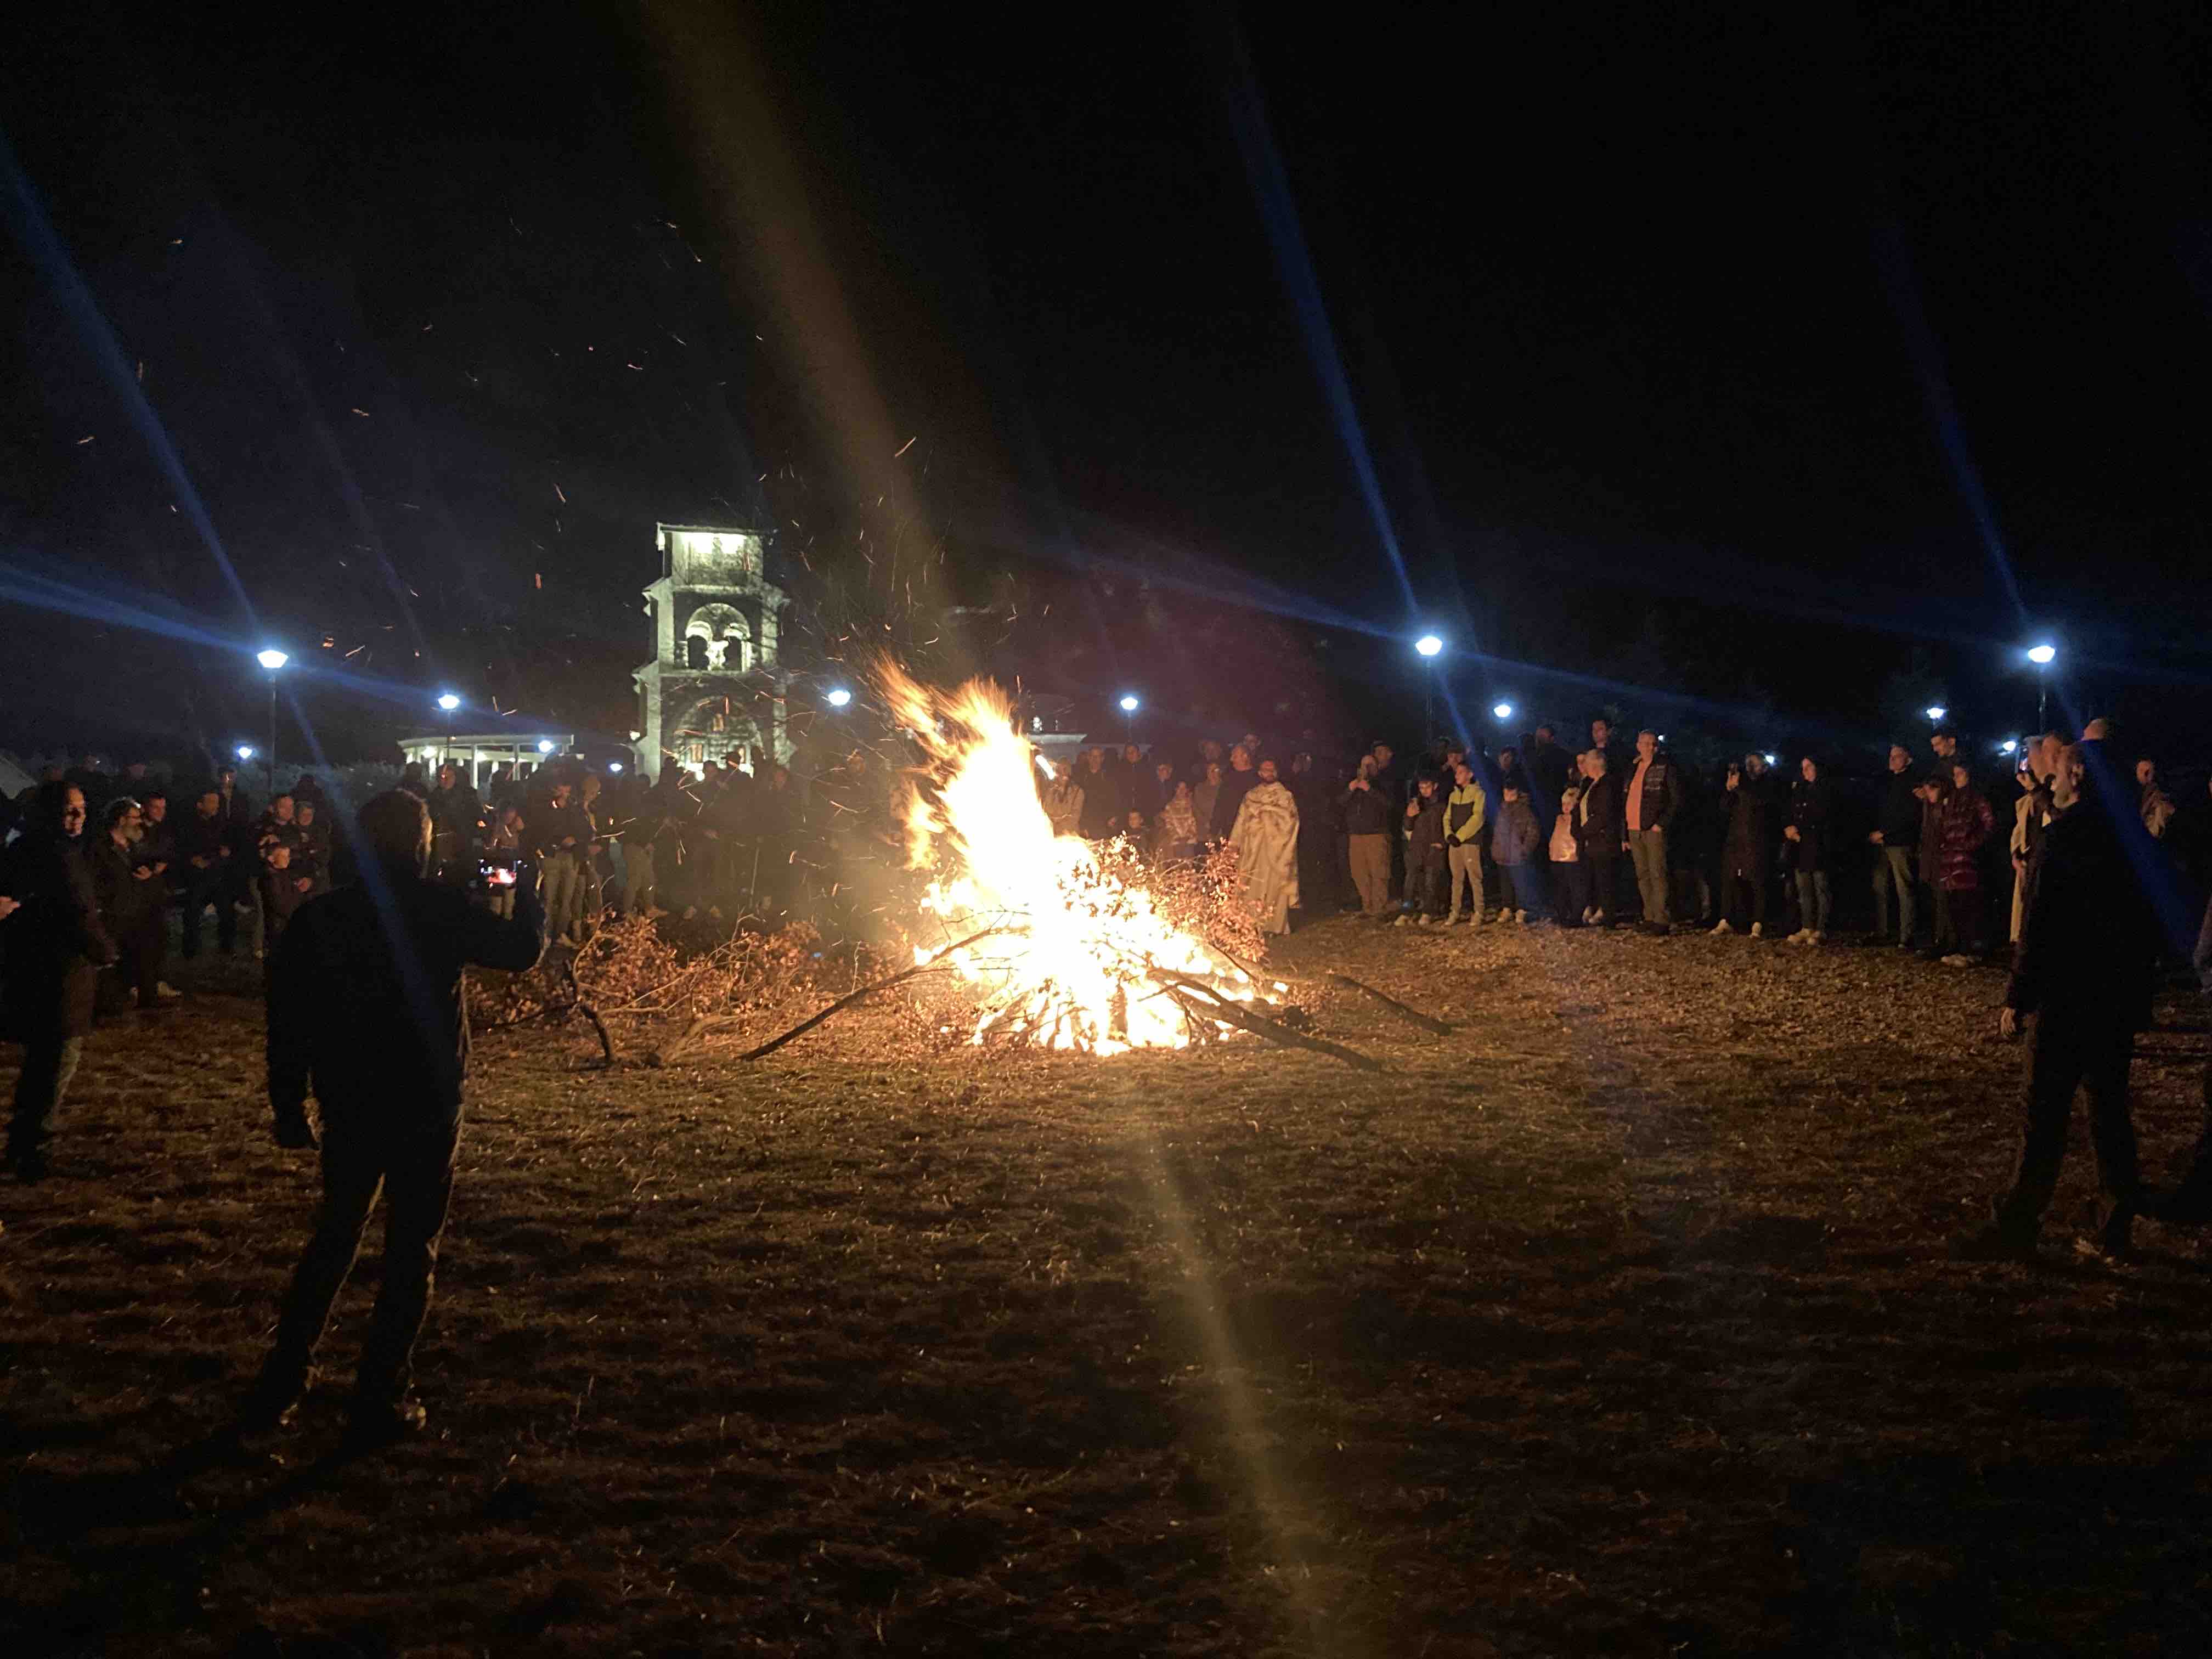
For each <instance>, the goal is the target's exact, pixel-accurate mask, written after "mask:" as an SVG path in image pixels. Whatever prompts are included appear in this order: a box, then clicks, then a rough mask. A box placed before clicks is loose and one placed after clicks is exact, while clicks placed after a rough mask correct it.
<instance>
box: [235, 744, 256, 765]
mask: <svg viewBox="0 0 2212 1659" xmlns="http://www.w3.org/2000/svg"><path fill="white" fill-rule="evenodd" d="M252 758H253V745H252V744H250V743H241V744H239V745H238V759H239V763H240V765H243V764H245V763H246V762H247V761H250V760H252Z"/></svg>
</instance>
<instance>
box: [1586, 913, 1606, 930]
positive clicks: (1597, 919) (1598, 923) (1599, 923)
mask: <svg viewBox="0 0 2212 1659" xmlns="http://www.w3.org/2000/svg"><path fill="white" fill-rule="evenodd" d="M1605 925H1606V918H1605V912H1604V911H1602V910H1593V911H1591V912H1590V926H1591V927H1604V926H1605Z"/></svg>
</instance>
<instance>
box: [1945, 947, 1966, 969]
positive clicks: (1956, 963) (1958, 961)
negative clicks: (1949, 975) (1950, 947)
mask: <svg viewBox="0 0 2212 1659" xmlns="http://www.w3.org/2000/svg"><path fill="white" fill-rule="evenodd" d="M1941 960H1942V963H1943V965H1944V966H1945V967H1946V968H1971V967H1972V966H1973V965H1974V959H1973V958H1972V957H1970V956H1967V955H1966V954H1965V953H1964V952H1962V951H1952V952H1951V954H1950V955H1949V956H1948V957H1942V958H1941Z"/></svg>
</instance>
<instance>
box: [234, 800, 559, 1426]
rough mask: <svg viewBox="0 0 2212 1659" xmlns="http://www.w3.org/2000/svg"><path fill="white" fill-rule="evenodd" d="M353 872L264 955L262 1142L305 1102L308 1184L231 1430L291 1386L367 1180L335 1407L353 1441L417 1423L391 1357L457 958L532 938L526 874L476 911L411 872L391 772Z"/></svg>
mask: <svg viewBox="0 0 2212 1659" xmlns="http://www.w3.org/2000/svg"><path fill="white" fill-rule="evenodd" d="M361 847H362V878H361V880H359V881H358V882H356V883H355V884H352V885H350V886H348V887H343V888H341V889H339V890H337V891H336V892H333V893H328V894H325V895H324V896H321V897H319V898H316V899H313V900H311V901H310V902H307V903H306V904H304V905H302V906H301V908H300V909H299V912H298V913H297V914H296V915H295V916H294V917H293V918H292V921H291V924H290V926H289V927H287V928H286V929H285V931H284V934H283V939H282V940H281V941H280V942H279V944H278V945H277V947H276V951H275V953H274V955H273V957H272V959H271V960H270V964H269V1101H270V1105H271V1106H272V1107H273V1108H274V1109H275V1110H276V1141H277V1144H278V1145H279V1146H289V1147H312V1146H315V1145H316V1144H317V1143H316V1139H315V1133H314V1130H313V1127H312V1126H310V1124H309V1123H308V1121H307V1095H308V1092H309V1091H310V1089H312V1090H313V1093H314V1096H315V1098H316V1100H317V1102H318V1103H319V1104H320V1106H321V1109H322V1111H321V1115H322V1131H323V1133H322V1142H321V1146H322V1154H323V1198H322V1204H321V1206H320V1207H319V1210H318V1212H317V1213H316V1218H315V1231H314V1236H313V1237H312V1238H310V1239H309V1240H308V1242H307V1254H306V1255H304V1256H302V1257H301V1261H300V1266H299V1269H298V1271H297V1272H296V1273H294V1275H293V1278H292V1285H291V1288H290V1290H289V1291H287V1292H286V1293H285V1297H284V1307H283V1315H282V1316H281V1317H280V1318H279V1320H278V1322H277V1327H276V1346H275V1347H274V1348H273V1349H272V1350H271V1351H270V1355H269V1358H268V1360H267V1361H266V1363H265V1364H263V1366H262V1368H261V1375H260V1377H259V1379H258V1381H257V1382H256V1383H254V1385H253V1389H252V1393H251V1394H250V1395H248V1396H247V1398H246V1404H245V1407H244V1408H243V1409H242V1410H241V1411H240V1414H239V1420H238V1427H239V1428H240V1431H242V1432H246V1433H252V1432H254V1431H258V1430H263V1429H270V1428H275V1427H276V1426H277V1425H279V1424H281V1423H282V1422H283V1421H284V1419H285V1418H286V1417H287V1416H288V1415H289V1413H290V1412H291V1409H292V1407H294V1406H295V1405H296V1404H297V1403H298V1401H299V1400H300V1397H301V1395H302V1394H304V1393H305V1392H306V1391H307V1367H308V1361H309V1359H310V1358H312V1356H313V1353H314V1349H315V1343H316V1340H317V1339H319V1337H320V1336H321V1335H322V1333H323V1325H324V1322H325V1321H326V1320H327V1319H328V1318H329V1317H330V1311H331V1302H332V1301H333V1300H334V1299H335V1298H336V1297H337V1293H338V1289H339V1287H340V1286H341V1285H343V1284H344V1283H345V1279H346V1275H347V1273H349V1272H350V1271H351V1270H352V1267H353V1262H354V1255H355V1254H356V1251H357V1250H359V1249H360V1248H361V1235H362V1230H363V1228H365V1227H366V1226H367V1225H368V1212H369V1210H370V1208H371V1207H372V1206H374V1204H375V1202H376V1194H377V1191H378V1189H379V1188H382V1189H383V1192H384V1199H385V1214H384V1276H383V1281H382V1283H381V1284H380V1285H379V1287H378V1289H377V1293H376V1311H375V1314H374V1316H373V1318H372V1320H371V1322H370V1326H369V1331H368V1340H366V1341H365V1342H364V1343H363V1345H362V1356H361V1370H360V1373H359V1376H358V1378H357V1380H356V1383H355V1388H354V1395H353V1403H352V1406H351V1407H350V1410H349V1416H350V1419H351V1425H350V1427H351V1433H352V1435H353V1437H354V1438H355V1439H356V1440H357V1441H362V1442H377V1441H382V1440H389V1439H392V1438H394V1437H398V1436H400V1435H404V1434H407V1433H410V1432H412V1431H416V1430H418V1429H420V1428H421V1427H422V1424H423V1421H424V1413H423V1411H422V1407H421V1406H419V1405H417V1404H416V1402H415V1401H414V1400H413V1398H412V1397H411V1395H410V1394H409V1392H408V1383H409V1380H410V1373H409V1358H410V1354H411V1353H412V1352H413V1350H414V1346H415V1337H416V1333H417V1332H418V1331H420V1330H421V1329H422V1315H423V1312H424V1310H426V1309H427V1308H428V1305H429V1300H430V1280H431V1273H432V1270H433V1269H434V1268H435V1267H436V1265H437V1260H438V1237H439V1235H440V1234H441V1232H442V1231H444V1229H445V1225H446V1207H447V1202H448V1201H449V1200H451V1198H452V1196H453V1157H454V1152H455V1149H456V1147H457V1146H458V1145H459V1138H460V1125H461V1099H462V1089H463V1084H464V1082H465V1079H466V1076H467V1073H468V1058H469V1028H468V1015H467V1011H466V1009H465V1007H464V1006H463V1004H462V1000H461V997H462V993H461V970H462V969H464V968H465V967H466V966H468V965H470V964H471V963H475V964H477V965H480V966H483V967H487V968H502V969H508V970H510V971H512V972H516V973H520V972H521V971H523V970H525V969H529V968H532V967H534V966H535V965H536V964H537V962H538V957H540V956H542V955H543V954H544V950H545V933H544V919H543V915H542V914H541V912H540V910H539V908H538V895H537V891H536V884H535V882H534V881H533V880H532V879H531V874H532V872H529V871H527V870H525V871H524V872H522V873H521V876H520V878H519V879H517V880H516V882H515V884H514V886H513V893H514V914H513V915H512V916H497V915H493V914H492V913H491V912H490V911H489V910H487V909H483V908H478V907H477V906H476V905H473V904H471V902H469V897H468V896H467V894H465V892H462V891H459V890H456V889H454V888H451V887H446V886H441V885H438V884H434V883H432V882H430V881H428V879H426V876H427V873H428V868H429V859H430V815H429V811H428V808H427V807H425V806H424V805H423V804H422V799H420V798H419V797H417V796H415V795H411V794H409V793H405V792H404V791H401V790H392V791H390V792H388V793H385V794H381V795H379V796H378V797H376V799H374V800H372V801H370V802H369V803H368V805H367V806H365V807H363V808H362V813H361Z"/></svg>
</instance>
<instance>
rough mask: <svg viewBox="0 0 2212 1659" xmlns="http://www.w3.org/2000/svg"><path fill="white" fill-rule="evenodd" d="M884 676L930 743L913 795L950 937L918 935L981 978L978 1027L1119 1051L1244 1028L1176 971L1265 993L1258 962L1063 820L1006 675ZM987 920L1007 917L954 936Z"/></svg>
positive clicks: (893, 703)
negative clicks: (1218, 941)
mask: <svg viewBox="0 0 2212 1659" xmlns="http://www.w3.org/2000/svg"><path fill="white" fill-rule="evenodd" d="M877 678H878V684H879V686H880V688H881V690H882V691H883V694H884V703H885V704H886V706H888V707H889V708H891V709H892V710H893V711H894V712H895V713H896V715H897V718H898V720H899V723H900V724H901V725H902V726H905V727H906V728H907V729H908V731H909V732H912V734H913V736H914V738H915V741H916V742H917V743H919V744H921V749H922V750H923V753H924V754H925V756H926V757H927V759H926V762H925V764H924V766H923V767H922V769H921V776H920V777H919V778H918V779H917V780H916V781H915V784H914V787H913V789H912V793H911V794H910V796H909V799H908V803H907V815H906V827H907V854H908V857H907V863H908V867H909V868H912V869H916V870H923V869H933V870H935V871H936V872H938V873H937V877H936V878H935V879H933V880H932V881H931V882H930V884H929V886H928V890H927V893H926V894H925V895H924V896H923V899H922V908H923V909H924V910H925V911H926V912H927V913H928V915H931V916H933V917H935V918H937V919H938V920H939V922H940V923H941V924H942V926H943V927H944V929H945V939H946V941H947V944H946V945H939V947H937V949H935V950H931V949H928V948H922V947H917V949H916V950H915V961H916V962H917V963H926V962H930V961H933V960H938V959H942V960H943V961H944V962H945V963H947V964H948V965H950V966H951V967H952V968H953V969H956V970H957V972H958V973H959V975H960V976H961V977H962V978H963V979H964V980H966V981H969V982H970V983H971V984H973V985H974V986H975V987H978V989H979V990H980V992H981V995H982V999H983V1005H982V1011H981V1014H980V1015H979V1016H978V1017H977V1019H976V1022H975V1030H974V1032H973V1034H972V1040H973V1041H974V1042H979V1043H980V1042H985V1041H987V1040H988V1039H991V1038H994V1037H1004V1038H1006V1039H1008V1040H1011V1041H1014V1042H1033V1043H1036V1044H1037V1045H1039V1046H1040V1047H1043V1048H1077V1049H1081V1050H1084V1051H1085V1052H1086V1053H1091V1054H1120V1053H1121V1052H1123V1051H1124V1050H1126V1049H1128V1048H1182V1047H1184V1046H1186V1045H1187V1044H1188V1043H1189V1042H1191V1040H1192V1037H1193V1035H1194V1031H1201V1030H1202V1031H1203V1033H1204V1034H1205V1035H1206V1036H1218V1035H1223V1034H1225V1033H1226V1032H1228V1031H1229V1030H1231V1029H1232V1028H1231V1027H1230V1026H1229V1025H1228V1024H1225V1022H1223V1021H1221V1020H1219V1019H1218V1018H1212V1017H1210V1016H1208V1015H1207V1014H1206V1013H1205V1012H1202V1010H1203V1008H1204V1004H1205V999H1204V997H1203V995H1193V994H1190V993H1188V992H1187V991H1184V992H1177V991H1176V990H1173V989H1171V988H1170V987H1169V986H1167V985H1164V984H1163V983H1162V982H1161V978H1160V976H1161V975H1167V976H1170V977H1172V978H1180V979H1182V980H1186V981H1194V982H1195V983H1197V984H1200V985H1202V986H1205V987H1207V988H1209V989H1211V990H1212V991H1213V992H1214V993H1215V994H1218V995H1220V996H1223V997H1226V998H1229V999H1231V1000H1235V1001H1237V1002H1249V1001H1251V1000H1253V999H1254V997H1255V994H1256V989H1255V987H1254V985H1253V983H1252V981H1251V980H1250V978H1249V975H1246V974H1245V973H1244V971H1243V969H1240V968H1238V967H1237V965H1236V964H1235V963H1231V962H1229V961H1227V960H1225V959H1224V958H1223V957H1221V956H1220V955H1219V954H1218V952H1217V951H1212V950H1210V949H1208V947H1207V946H1206V945H1205V944H1204V943H1203V942H1201V941H1200V940H1199V939H1194V938H1193V937H1192V936H1191V935H1190V934H1188V933H1184V932H1182V931H1181V930H1179V929H1178V928H1176V927H1174V926H1173V925H1171V924H1170V922H1169V921H1167V919H1166V918H1165V917H1164V916H1163V915H1161V914H1160V913H1159V911H1158V908H1157V907H1156V906H1155V903H1154V901H1153V897H1152V894H1151V893H1150V892H1148V891H1147V890H1146V889H1145V888H1144V887H1143V886H1141V885H1139V884H1134V883H1133V881H1132V880H1131V879H1129V878H1127V876H1125V874H1124V873H1122V872H1121V871H1119V870H1116V869H1112V868H1108V867H1106V866H1103V865H1102V864H1101V862H1100V860H1099V858H1098V855H1097V851H1096V850H1095V849H1094V848H1092V847H1091V844H1090V843H1089V842H1085V841H1083V840H1080V839H1079V838H1078V837H1075V836H1054V834H1053V832H1052V825H1051V823H1050V822H1049V821H1048V819H1047V818H1046V817H1045V812H1044V807H1043V805H1042V803H1041V802H1040V801H1039V800H1038V799H1037V793H1036V783H1035V782H1034V781H1032V778H1031V776H1030V771H1031V768H1032V766H1033V765H1035V766H1040V767H1041V766H1042V765H1043V764H1044V762H1043V758H1042V757H1041V756H1039V755H1037V754H1036V751H1035V750H1033V749H1032V748H1031V747H1030V743H1029V740H1028V739H1027V738H1024V737H1023V736H1022V735H1021V733H1020V732H1018V731H1016V730H1015V729H1014V720H1013V711H1012V708H1010V707H1009V705H1008V703H1007V701H1006V695H1005V694H1004V693H1003V692H1001V691H1000V690H999V688H998V687H996V686H994V685H993V684H989V683H988V682H987V681H983V680H971V681H969V683H968V684H965V685H963V686H962V687H960V688H959V690H957V691H951V692H941V691H936V690H928V689H926V688H924V687H922V686H920V685H917V684H915V682H914V681H913V680H911V679H909V678H907V676H905V675H904V674H902V673H901V672H899V671H898V670H896V668H889V667H886V668H885V669H884V670H883V671H881V672H880V673H879V674H878V677H877ZM985 928H992V929H996V930H998V931H995V932H994V933H992V934H991V936H990V937H989V938H988V939H981V940H978V941H976V942H975V943H974V944H972V945H963V946H957V947H953V946H951V941H952V940H955V939H965V938H967V936H968V935H969V934H971V933H976V932H978V931H979V930H981V929H985Z"/></svg>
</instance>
